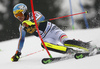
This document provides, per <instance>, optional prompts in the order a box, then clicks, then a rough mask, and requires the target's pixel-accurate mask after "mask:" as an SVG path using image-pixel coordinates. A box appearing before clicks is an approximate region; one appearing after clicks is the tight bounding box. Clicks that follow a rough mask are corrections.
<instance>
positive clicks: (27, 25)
mask: <svg viewBox="0 0 100 69" xmlns="http://www.w3.org/2000/svg"><path fill="white" fill-rule="evenodd" d="M34 13H35V17H36V20H37V22H40V21H44V20H45V17H44V16H43V15H42V14H41V13H40V12H39V11H35V12H34ZM13 14H14V16H15V18H17V19H18V20H19V21H20V22H21V24H20V26H19V32H20V38H19V43H18V48H17V50H16V53H15V55H14V56H13V57H11V60H12V61H18V60H19V58H20V55H21V50H22V48H23V44H24V40H25V35H26V33H30V34H33V35H35V36H37V37H39V36H38V33H37V30H36V26H35V23H34V18H33V15H32V13H31V12H28V11H27V6H26V5H25V4H23V3H19V4H17V5H15V6H14V8H13ZM38 28H39V32H40V34H41V37H42V39H43V41H44V43H45V45H46V47H47V48H48V50H52V51H55V52H59V53H74V52H75V53H76V52H78V51H76V50H74V49H72V48H70V47H76V48H80V49H83V50H85V51H91V50H92V47H91V45H90V43H88V42H82V41H77V40H71V39H69V38H68V36H67V35H66V34H65V33H64V32H63V31H62V30H61V29H60V28H58V27H57V26H56V25H55V24H52V23H51V22H49V21H44V22H42V23H38ZM58 42H61V43H62V44H63V45H64V46H60V45H57V43H58ZM41 45H42V47H43V44H41Z"/></svg>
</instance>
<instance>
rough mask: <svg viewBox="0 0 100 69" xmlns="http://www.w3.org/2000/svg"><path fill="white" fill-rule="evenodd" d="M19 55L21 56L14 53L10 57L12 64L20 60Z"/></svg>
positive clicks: (18, 53)
mask: <svg viewBox="0 0 100 69" xmlns="http://www.w3.org/2000/svg"><path fill="white" fill-rule="evenodd" d="M20 55H21V53H20V52H18V51H16V54H15V55H14V56H13V57H11V61H13V62H15V61H18V60H19V58H20Z"/></svg>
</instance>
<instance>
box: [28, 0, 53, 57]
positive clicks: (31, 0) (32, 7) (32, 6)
mask: <svg viewBox="0 0 100 69" xmlns="http://www.w3.org/2000/svg"><path fill="white" fill-rule="evenodd" d="M30 2H31V9H32V13H33V18H34V22H35V26H36V29H37V32H38V35H39V37H40V39H41V42H42V44H43V46H44V48H45V49H46V51H47V53H48V55H49V57H50V58H52V56H51V54H50V53H49V51H48V49H47V47H46V45H45V43H44V41H43V39H42V37H41V35H40V32H39V29H38V25H37V21H36V18H35V13H34V5H33V0H30Z"/></svg>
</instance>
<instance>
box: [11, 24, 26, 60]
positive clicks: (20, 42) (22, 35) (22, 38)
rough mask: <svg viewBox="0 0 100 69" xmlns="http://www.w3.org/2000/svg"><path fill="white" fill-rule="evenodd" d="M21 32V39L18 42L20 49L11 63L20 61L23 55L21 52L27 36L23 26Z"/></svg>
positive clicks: (20, 28)
mask: <svg viewBox="0 0 100 69" xmlns="http://www.w3.org/2000/svg"><path fill="white" fill-rule="evenodd" d="M19 31H20V38H19V42H18V48H17V51H16V53H15V55H14V56H12V57H11V61H13V62H14V61H18V60H19V58H20V55H21V50H22V48H23V44H24V40H25V34H26V32H25V31H24V30H23V29H22V26H20V27H19Z"/></svg>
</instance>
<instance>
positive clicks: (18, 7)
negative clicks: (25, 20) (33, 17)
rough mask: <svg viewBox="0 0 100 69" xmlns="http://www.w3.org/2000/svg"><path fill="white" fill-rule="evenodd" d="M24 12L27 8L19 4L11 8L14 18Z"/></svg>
mask: <svg viewBox="0 0 100 69" xmlns="http://www.w3.org/2000/svg"><path fill="white" fill-rule="evenodd" d="M26 11H27V6H26V5H25V4H23V3H19V4H17V5H15V6H14V8H13V14H14V16H15V17H16V18H17V17H21V16H23V15H24V13H25V12H26Z"/></svg>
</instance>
